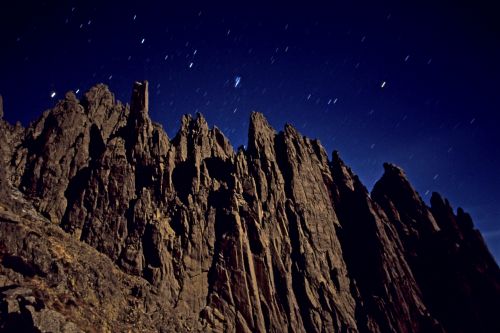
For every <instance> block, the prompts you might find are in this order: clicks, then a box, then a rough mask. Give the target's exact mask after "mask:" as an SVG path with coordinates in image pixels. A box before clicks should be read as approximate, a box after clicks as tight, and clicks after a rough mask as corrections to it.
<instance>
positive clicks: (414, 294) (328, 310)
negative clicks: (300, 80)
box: [0, 82, 500, 333]
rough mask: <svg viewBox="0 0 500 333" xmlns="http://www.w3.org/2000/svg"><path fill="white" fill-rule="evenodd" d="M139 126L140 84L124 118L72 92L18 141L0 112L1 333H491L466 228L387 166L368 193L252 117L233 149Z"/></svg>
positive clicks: (488, 283) (481, 273)
mask: <svg viewBox="0 0 500 333" xmlns="http://www.w3.org/2000/svg"><path fill="white" fill-rule="evenodd" d="M148 110H149V105H148V83H147V82H136V83H135V84H134V86H133V92H132V99H131V103H130V105H124V104H122V103H120V102H119V101H116V100H115V98H114V96H113V94H112V93H111V92H110V91H109V90H108V88H107V87H106V86H105V85H97V86H95V87H93V88H91V89H90V90H89V91H88V92H87V93H86V94H85V95H84V96H83V98H82V99H81V100H78V99H77V97H76V95H75V94H74V93H72V92H69V93H67V94H66V96H65V98H64V100H61V101H59V102H58V103H57V104H56V105H55V107H54V108H52V109H50V110H48V111H46V112H44V113H43V115H42V116H41V117H40V119H39V120H37V121H35V122H33V123H32V124H30V125H29V126H28V127H27V128H23V127H22V126H21V125H20V124H17V125H11V124H9V123H7V122H6V121H4V120H3V119H2V117H3V110H2V103H1V99H0V154H1V156H0V331H5V332H14V331H19V330H24V331H33V332H127V331H130V332H135V331H137V332H139V331H140V332H184V331H199V332H373V333H375V332H380V333H382V332H384V333H385V332H422V333H424V332H425V333H427V332H500V318H499V317H498V315H497V312H498V309H500V270H499V268H498V265H497V263H496V261H495V259H494V258H493V257H492V256H491V254H490V253H489V251H488V249H487V247H486V245H485V243H484V241H483V239H482V237H481V234H480V233H479V231H477V230H476V229H474V226H473V223H472V219H471V217H470V216H469V215H468V214H467V213H465V212H464V211H463V210H462V209H460V208H459V209H458V211H457V212H456V213H455V212H454V211H453V210H452V208H451V206H450V204H449V203H448V201H446V200H445V199H443V198H441V196H439V195H438V194H434V195H433V196H432V200H431V206H430V207H428V206H427V205H426V204H425V203H424V202H423V200H422V199H421V198H420V196H419V195H418V193H417V192H416V191H415V190H414V189H413V188H412V186H411V185H410V183H409V181H408V179H407V177H406V176H405V174H404V172H403V171H402V170H401V169H400V168H398V167H397V166H395V165H392V164H385V165H384V169H385V173H384V175H383V176H382V178H381V179H380V180H379V181H378V182H377V184H376V185H375V187H374V189H373V191H372V193H371V194H370V193H369V192H368V191H367V189H366V188H365V187H364V186H363V184H362V183H361V182H360V181H359V179H358V177H357V176H356V175H354V173H353V172H352V171H351V170H350V168H349V167H347V166H346V165H345V164H344V162H343V161H342V160H341V158H340V157H339V154H338V153H336V152H335V153H334V154H333V156H332V158H331V159H329V158H328V155H327V153H326V152H325V150H324V148H323V147H322V146H321V144H320V143H319V142H318V141H317V140H311V139H309V138H306V137H303V136H302V135H301V134H300V133H299V132H298V131H297V130H296V129H295V128H293V127H292V126H290V125H286V126H285V128H284V130H283V131H281V132H279V133H278V132H276V131H275V130H274V129H273V128H272V127H271V126H270V125H269V123H268V122H267V120H266V119H265V118H264V116H263V115H262V114H260V113H252V115H251V121H250V129H249V135H248V147H247V148H246V149H244V148H239V149H238V150H234V149H233V147H232V146H231V144H230V143H229V141H228V140H227V138H226V137H225V136H224V134H223V133H222V132H221V131H220V130H219V129H218V128H216V127H213V128H209V126H208V124H207V122H206V121H205V119H204V118H203V116H202V115H200V114H197V115H196V116H195V117H192V116H190V115H186V116H184V117H183V118H182V124H181V128H180V130H179V132H178V133H177V135H176V136H175V137H174V138H172V139H169V138H168V136H167V134H166V133H165V131H163V129H162V127H161V126H160V125H158V124H156V123H154V122H152V121H151V119H150V117H149V114H148ZM7 112H8V110H7Z"/></svg>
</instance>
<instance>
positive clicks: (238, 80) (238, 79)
mask: <svg viewBox="0 0 500 333" xmlns="http://www.w3.org/2000/svg"><path fill="white" fill-rule="evenodd" d="M240 82H241V76H236V77H235V78H234V87H235V88H238V86H239V85H240Z"/></svg>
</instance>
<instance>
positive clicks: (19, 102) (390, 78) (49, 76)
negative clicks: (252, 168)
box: [0, 0, 500, 260]
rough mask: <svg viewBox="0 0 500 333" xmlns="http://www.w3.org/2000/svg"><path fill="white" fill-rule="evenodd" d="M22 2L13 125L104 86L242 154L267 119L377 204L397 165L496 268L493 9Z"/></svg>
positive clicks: (498, 129) (5, 44) (10, 68)
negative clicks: (441, 204) (486, 251)
mask: <svg viewBox="0 0 500 333" xmlns="http://www.w3.org/2000/svg"><path fill="white" fill-rule="evenodd" d="M19 2H20V4H17V5H14V4H12V2H11V1H8V2H7V1H2V4H1V5H0V37H1V39H0V41H1V44H0V45H1V47H0V93H1V94H2V95H3V97H4V109H5V118H6V119H7V120H9V121H11V122H15V121H17V120H20V121H21V122H22V123H23V124H24V125H28V124H29V122H30V121H33V120H35V119H36V118H37V117H39V116H40V114H41V112H42V111H44V110H46V109H48V108H50V107H52V106H53V105H54V104H55V103H56V101H57V99H58V98H62V97H63V96H64V93H65V92H66V91H68V90H74V91H75V92H77V95H79V96H81V95H82V93H83V92H85V91H86V90H87V89H89V88H90V87H91V86H92V85H94V84H96V83H99V82H103V83H106V84H108V85H109V86H110V88H111V90H112V91H113V92H114V93H115V95H116V97H117V99H120V100H122V101H124V102H128V101H129V98H130V93H131V86H132V83H133V82H134V81H136V80H144V79H147V80H148V81H149V82H150V113H151V117H152V118H153V120H155V121H157V122H159V123H161V124H163V126H164V128H165V130H166V131H167V133H168V135H169V136H170V137H173V136H174V135H175V133H176V131H177V129H178V128H179V124H180V117H181V115H182V114H185V113H195V112H201V113H202V114H203V115H204V116H205V117H206V118H207V121H208V122H209V124H210V125H217V126H218V127H219V128H221V129H222V130H223V132H224V133H225V134H226V135H227V136H228V138H229V139H230V140H231V142H232V143H233V145H234V146H235V147H237V146H239V145H246V143H247V131H248V119H249V115H250V112H251V111H253V110H256V111H261V112H263V113H264V114H265V116H266V117H267V118H268V120H269V121H270V123H271V124H272V125H273V126H274V127H275V128H276V129H277V130H280V129H282V128H283V126H284V124H285V123H286V122H288V123H291V124H293V125H294V126H295V127H297V129H298V130H299V131H300V132H301V133H302V134H304V135H307V136H310V137H315V138H319V139H320V141H321V142H322V144H323V145H324V146H325V148H326V149H327V151H328V153H329V154H331V152H332V151H333V150H334V149H335V150H339V151H340V153H341V156H342V157H343V159H344V160H345V161H346V163H348V164H349V165H350V166H351V167H352V168H353V170H354V172H356V173H357V174H358V175H359V176H360V178H361V179H362V181H363V182H364V183H365V184H366V185H367V187H368V189H371V188H372V186H373V184H374V182H375V181H376V180H377V179H378V178H379V177H380V176H381V175H382V173H383V168H382V163H383V162H385V161H389V162H393V163H396V164H398V165H400V166H402V167H403V168H404V169H405V170H406V173H407V175H408V176H409V178H410V181H411V182H412V183H413V185H414V186H415V187H416V189H417V190H418V191H419V192H420V194H421V195H422V197H423V198H424V200H426V202H428V201H429V199H430V194H431V193H432V191H438V192H440V193H442V194H443V195H444V196H445V197H447V198H449V199H450V201H451V203H452V204H453V206H454V207H455V208H456V207H457V206H462V207H464V209H465V210H467V211H469V212H470V213H471V214H472V216H473V219H474V221H475V223H476V225H477V226H478V227H479V228H480V230H481V231H482V232H483V235H484V236H485V238H486V240H487V242H488V244H489V246H490V248H491V249H492V251H493V252H494V254H495V256H496V258H497V260H498V258H500V205H499V203H500V175H499V170H500V148H499V144H500V66H499V59H500V26H499V23H498V22H499V21H498V17H499V16H500V12H499V10H498V9H495V8H494V5H493V4H490V3H488V2H485V1H481V0H480V1H468V2H467V1H465V2H464V1H462V2H460V1H459V2H457V1H453V2H451V1H450V2H443V1H398V2H397V3H389V2H382V1H369V2H359V1H347V0H345V1H330V2H328V5H326V4H325V2H323V3H319V2H316V3H314V2H312V1H307V2H306V1H302V2H300V5H299V4H290V3H285V2H280V3H278V2H272V1H268V3H267V4H266V5H261V4H257V3H256V2H252V1H245V2H241V3H243V4H244V5H239V4H238V1H234V2H232V3H226V4H222V2H217V5H215V4H211V5H207V4H206V3H207V2H208V1H205V4H203V3H202V4H201V5H200V4H198V3H194V2H189V1H176V2H178V3H183V4H184V6H183V7H182V8H180V7H179V5H178V4H177V5H174V4H170V5H168V4H165V3H163V2H160V1H158V2H148V1H136V2H130V3H128V2H126V1H119V2H112V1H102V3H105V4H92V3H91V2H90V1H59V2H57V1H19ZM210 2H212V1H210ZM490 2H491V3H493V1H490ZM7 3H8V4H7ZM171 3H172V2H171ZM214 3H215V2H214Z"/></svg>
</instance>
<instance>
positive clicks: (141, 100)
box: [130, 81, 149, 114]
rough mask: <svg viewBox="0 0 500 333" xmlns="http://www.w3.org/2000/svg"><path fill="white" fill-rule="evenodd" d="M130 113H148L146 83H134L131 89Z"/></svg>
mask: <svg viewBox="0 0 500 333" xmlns="http://www.w3.org/2000/svg"><path fill="white" fill-rule="evenodd" d="M130 111H131V113H133V114H134V113H148V111H149V91H148V81H142V82H135V83H134V86H133V88H132V99H131V103H130Z"/></svg>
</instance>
